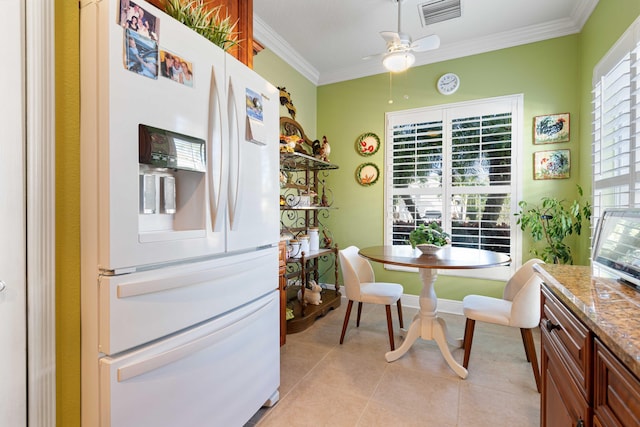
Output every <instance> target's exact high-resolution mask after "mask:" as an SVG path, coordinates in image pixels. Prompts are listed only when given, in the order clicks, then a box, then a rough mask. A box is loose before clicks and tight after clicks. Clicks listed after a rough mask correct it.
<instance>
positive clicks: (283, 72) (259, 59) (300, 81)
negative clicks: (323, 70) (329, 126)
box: [253, 49, 318, 140]
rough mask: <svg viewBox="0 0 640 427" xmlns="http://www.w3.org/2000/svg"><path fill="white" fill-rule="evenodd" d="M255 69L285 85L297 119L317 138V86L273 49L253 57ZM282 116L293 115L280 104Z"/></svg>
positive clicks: (270, 80)
mask: <svg viewBox="0 0 640 427" xmlns="http://www.w3.org/2000/svg"><path fill="white" fill-rule="evenodd" d="M253 69H254V70H255V71H256V72H257V73H259V74H260V75H261V76H262V77H264V78H265V79H267V80H268V81H269V82H271V84H272V85H274V86H276V87H285V88H286V90H287V92H289V94H290V95H291V101H293V105H294V106H295V107H296V117H295V120H296V121H297V122H298V123H300V124H301V125H302V128H303V129H304V132H305V133H306V134H307V136H308V137H309V138H311V139H312V140H313V139H316V138H317V136H316V119H317V104H318V102H317V88H316V86H315V85H314V84H313V83H311V82H310V81H309V80H308V79H307V78H306V77H304V76H303V75H302V74H300V73H299V72H297V71H296V70H294V69H293V68H291V66H289V65H288V64H287V63H286V62H284V61H283V60H282V59H280V57H278V56H277V55H275V54H274V53H273V52H272V51H270V50H268V49H265V50H263V51H262V52H260V53H259V54H258V55H256V56H255V57H254V58H253ZM280 116H281V117H291V116H290V115H289V112H288V111H287V109H286V108H285V107H284V106H282V105H281V106H280Z"/></svg>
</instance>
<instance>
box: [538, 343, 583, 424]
mask: <svg viewBox="0 0 640 427" xmlns="http://www.w3.org/2000/svg"><path fill="white" fill-rule="evenodd" d="M541 406H542V408H541V410H542V417H541V419H542V427H567V426H571V427H590V426H591V416H590V413H591V409H590V408H589V406H588V404H587V401H586V400H585V399H584V397H583V396H582V393H581V392H580V390H579V388H578V387H577V385H576V384H575V382H574V381H573V379H572V378H571V375H570V374H569V371H568V370H567V367H566V366H565V364H564V363H563V362H562V361H561V360H560V356H559V354H558V351H557V350H556V349H555V348H554V347H553V345H552V344H551V342H550V341H549V335H548V333H547V331H544V330H543V331H542V402H541Z"/></svg>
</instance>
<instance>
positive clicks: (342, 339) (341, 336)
mask: <svg viewBox="0 0 640 427" xmlns="http://www.w3.org/2000/svg"><path fill="white" fill-rule="evenodd" d="M351 307H353V301H351V300H349V304H347V312H346V313H345V314H344V323H343V324H342V335H340V344H342V342H343V341H344V334H345V333H346V332H347V325H348V324H349V316H350V315H351Z"/></svg>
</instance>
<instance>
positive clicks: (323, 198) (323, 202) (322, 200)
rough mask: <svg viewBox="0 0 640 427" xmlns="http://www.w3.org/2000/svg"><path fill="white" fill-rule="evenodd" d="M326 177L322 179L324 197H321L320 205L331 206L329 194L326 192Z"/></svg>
mask: <svg viewBox="0 0 640 427" xmlns="http://www.w3.org/2000/svg"><path fill="white" fill-rule="evenodd" d="M325 187H326V186H325V185H324V179H323V180H322V197H320V206H329V199H327V194H326V192H325Z"/></svg>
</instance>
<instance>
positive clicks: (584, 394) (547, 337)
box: [540, 285, 640, 427]
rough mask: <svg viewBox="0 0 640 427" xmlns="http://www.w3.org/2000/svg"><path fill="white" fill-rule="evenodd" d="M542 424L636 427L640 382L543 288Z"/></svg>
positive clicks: (639, 420) (553, 426) (639, 416)
mask: <svg viewBox="0 0 640 427" xmlns="http://www.w3.org/2000/svg"><path fill="white" fill-rule="evenodd" d="M540 326H541V328H540V329H541V343H542V351H541V370H542V395H541V405H540V411H541V426H542V427H565V426H575V427H591V426H594V427H634V426H638V427H640V381H639V380H638V378H637V377H636V376H635V375H634V374H633V373H632V372H631V371H630V370H629V369H627V367H625V365H624V364H623V363H622V362H621V361H620V360H619V359H618V358H617V357H616V356H615V355H614V354H613V353H612V352H611V351H610V350H609V349H608V348H607V347H606V346H605V345H604V344H603V343H602V342H601V341H600V340H599V339H598V338H597V337H596V336H595V334H594V332H593V331H592V330H590V329H589V328H587V327H586V326H585V324H584V323H583V322H582V321H581V320H580V319H578V318H577V317H576V316H575V315H574V314H573V313H572V312H571V311H570V310H569V309H568V308H567V307H566V306H565V305H564V304H563V303H562V302H561V301H560V300H559V299H558V298H557V297H556V296H555V295H554V294H553V293H552V292H551V290H550V289H549V288H548V287H547V286H546V285H543V287H542V319H541V324H540Z"/></svg>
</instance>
